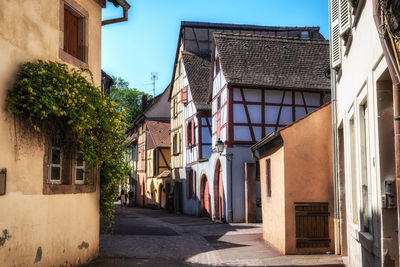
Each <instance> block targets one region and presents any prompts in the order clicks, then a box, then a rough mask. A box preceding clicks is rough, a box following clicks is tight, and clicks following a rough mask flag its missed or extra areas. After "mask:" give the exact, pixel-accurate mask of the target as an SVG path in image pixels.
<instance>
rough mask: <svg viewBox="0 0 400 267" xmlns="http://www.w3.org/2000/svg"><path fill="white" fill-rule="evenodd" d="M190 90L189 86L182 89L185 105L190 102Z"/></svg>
mask: <svg viewBox="0 0 400 267" xmlns="http://www.w3.org/2000/svg"><path fill="white" fill-rule="evenodd" d="M187 90H188V88H187V86H185V87H183V88H182V103H183V104H187V102H188V96H187V95H188V91H187Z"/></svg>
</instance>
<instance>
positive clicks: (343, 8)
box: [340, 0, 351, 35]
mask: <svg viewBox="0 0 400 267" xmlns="http://www.w3.org/2000/svg"><path fill="white" fill-rule="evenodd" d="M350 19H351V17H350V5H349V0H340V35H342V34H343V33H344V32H346V31H347V30H349V29H350Z"/></svg>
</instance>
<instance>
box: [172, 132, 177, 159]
mask: <svg viewBox="0 0 400 267" xmlns="http://www.w3.org/2000/svg"><path fill="white" fill-rule="evenodd" d="M177 143H178V135H177V134H174V137H173V138H172V153H173V154H174V155H176V154H178V144H177Z"/></svg>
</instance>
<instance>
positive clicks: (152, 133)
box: [146, 120, 171, 149]
mask: <svg viewBox="0 0 400 267" xmlns="http://www.w3.org/2000/svg"><path fill="white" fill-rule="evenodd" d="M146 126H147V129H148V135H147V138H146V140H147V142H148V143H147V148H148V149H152V148H156V147H170V146H171V138H170V136H169V129H170V124H169V122H165V121H153V120H148V121H146Z"/></svg>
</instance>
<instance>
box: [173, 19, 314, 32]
mask: <svg viewBox="0 0 400 267" xmlns="http://www.w3.org/2000/svg"><path fill="white" fill-rule="evenodd" d="M181 26H183V27H196V26H197V27H211V28H212V27H214V28H232V29H235V28H237V29H239V28H240V29H246V28H247V29H255V30H257V29H258V30H278V31H279V30H282V31H287V30H294V31H295V30H300V29H304V30H319V29H320V27H319V26H268V25H255V24H234V23H218V22H202V21H181Z"/></svg>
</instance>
